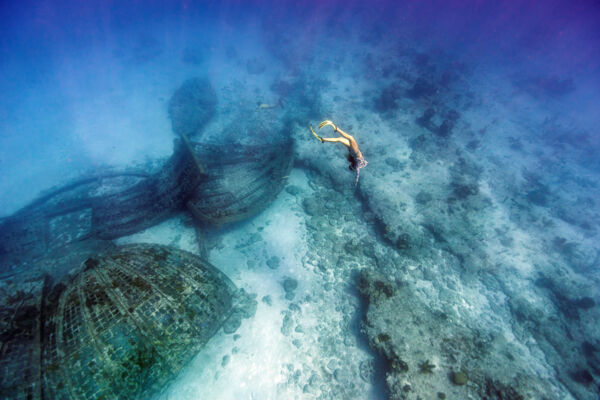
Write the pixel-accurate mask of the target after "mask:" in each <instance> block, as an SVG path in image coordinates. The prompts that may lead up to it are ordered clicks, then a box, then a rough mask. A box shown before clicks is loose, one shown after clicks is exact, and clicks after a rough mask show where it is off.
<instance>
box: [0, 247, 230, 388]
mask: <svg viewBox="0 0 600 400" xmlns="http://www.w3.org/2000/svg"><path fill="white" fill-rule="evenodd" d="M31 286H32V287H33V288H34V289H35V290H32V291H31V293H29V294H23V293H19V294H18V295H15V294H13V295H12V297H10V295H6V298H5V299H3V301H2V304H6V307H3V308H2V309H1V310H0V311H2V312H3V315H2V324H3V325H1V326H0V328H1V329H2V331H1V332H0V338H2V342H1V346H2V358H1V361H0V368H1V372H2V374H0V375H1V378H0V382H1V386H0V391H1V393H2V395H3V398H8V399H21V398H23V399H41V398H44V399H135V398H147V397H148V396H151V395H152V394H155V393H157V392H158V391H159V390H160V389H161V388H163V387H164V386H165V384H166V383H167V382H168V380H169V379H170V378H172V377H173V376H174V374H176V373H177V372H178V371H179V370H181V368H182V367H183V366H184V365H185V364H186V363H187V362H188V361H189V360H190V359H191V357H193V355H194V354H196V352H197V351H198V350H200V349H201V348H202V347H203V346H204V345H205V344H206V342H207V341H208V340H209V339H210V338H211V337H212V336H213V335H214V333H215V332H216V331H217V330H218V329H219V327H220V326H221V325H222V323H223V322H224V321H225V319H227V317H228V316H229V315H230V313H231V310H232V302H233V299H234V295H235V292H236V289H235V286H234V285H233V283H232V282H231V281H230V280H229V279H228V278H227V277H226V276H225V275H224V274H222V273H221V272H219V271H218V270H217V269H216V268H214V267H213V266H211V265H210V264H209V263H207V262H205V261H203V260H202V259H200V258H199V257H196V256H194V255H193V254H190V253H187V252H185V251H181V250H177V249H173V248H170V247H166V246H160V245H141V244H138V245H128V246H123V247H120V248H118V249H117V250H115V251H112V252H110V253H108V254H105V255H101V256H99V257H93V258H88V259H87V260H86V261H85V263H84V270H83V271H82V272H80V273H78V274H77V275H75V276H74V277H72V278H71V279H70V280H69V281H67V282H66V283H59V284H57V285H54V287H53V288H52V289H50V285H48V284H46V289H45V290H44V291H42V283H41V282H34V283H31ZM0 294H2V293H0ZM5 294H6V293H5Z"/></svg>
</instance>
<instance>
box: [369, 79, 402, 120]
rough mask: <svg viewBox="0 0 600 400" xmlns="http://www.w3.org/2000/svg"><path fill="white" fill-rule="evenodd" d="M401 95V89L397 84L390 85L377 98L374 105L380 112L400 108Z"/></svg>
mask: <svg viewBox="0 0 600 400" xmlns="http://www.w3.org/2000/svg"><path fill="white" fill-rule="evenodd" d="M400 97H401V89H400V87H399V86H398V85H397V84H393V85H389V86H387V87H385V88H383V90H382V91H381V93H379V96H377V97H376V98H375V101H374V103H373V107H374V108H375V110H376V111H378V112H380V113H387V112H389V111H395V110H396V109H398V103H397V101H398V99H400Z"/></svg>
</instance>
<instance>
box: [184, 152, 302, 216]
mask: <svg viewBox="0 0 600 400" xmlns="http://www.w3.org/2000/svg"><path fill="white" fill-rule="evenodd" d="M192 147H193V149H194V152H195V153H196V155H197V156H198V158H199V159H200V160H202V161H203V165H205V166H206V171H205V175H204V176H203V178H202V181H201V182H200V184H199V185H198V186H197V187H196V189H195V190H194V191H193V193H192V195H191V197H190V199H189V200H188V202H187V208H188V210H190V212H191V213H192V214H193V215H194V216H195V217H196V218H197V219H199V220H201V221H205V222H211V223H215V224H222V223H227V222H234V221H240V220H242V219H245V218H248V217H250V216H252V215H254V214H257V213H258V212H260V211H262V210H263V209H265V208H266V207H267V206H268V205H269V204H270V203H271V201H272V200H273V199H274V198H275V197H276V196H277V194H278V193H279V192H280V191H281V189H282V188H283V186H284V185H285V182H286V177H287V175H288V174H289V173H290V170H291V167H292V160H293V157H292V141H291V140H284V141H280V142H279V143H273V144H263V145H243V146H242V145H235V146H234V145H231V146H223V145H209V144H200V143H193V144H192ZM204 160H206V161H204Z"/></svg>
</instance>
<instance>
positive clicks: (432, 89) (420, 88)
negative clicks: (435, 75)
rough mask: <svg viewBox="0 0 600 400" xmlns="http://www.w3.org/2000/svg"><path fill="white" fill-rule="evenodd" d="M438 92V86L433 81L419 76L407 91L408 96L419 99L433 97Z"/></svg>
mask: <svg viewBox="0 0 600 400" xmlns="http://www.w3.org/2000/svg"><path fill="white" fill-rule="evenodd" d="M437 92H438V88H437V86H436V85H435V84H434V83H432V82H431V81H429V80H427V79H425V78H423V77H419V78H417V80H416V81H415V83H414V84H413V86H412V87H411V88H410V89H408V90H407V91H406V95H407V97H409V98H411V99H413V100H417V99H421V98H427V97H431V96H433V95H434V94H436V93H437Z"/></svg>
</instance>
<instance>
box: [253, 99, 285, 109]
mask: <svg viewBox="0 0 600 400" xmlns="http://www.w3.org/2000/svg"><path fill="white" fill-rule="evenodd" d="M276 107H282V108H283V100H281V99H279V100H277V103H274V104H269V103H261V102H258V109H259V110H269V109H271V108H276Z"/></svg>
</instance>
